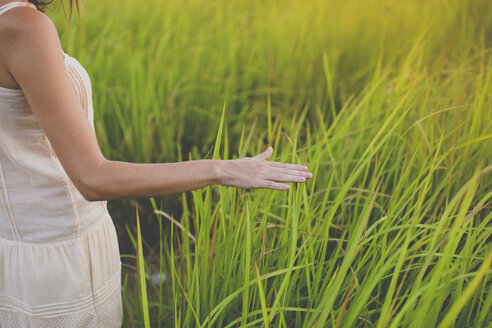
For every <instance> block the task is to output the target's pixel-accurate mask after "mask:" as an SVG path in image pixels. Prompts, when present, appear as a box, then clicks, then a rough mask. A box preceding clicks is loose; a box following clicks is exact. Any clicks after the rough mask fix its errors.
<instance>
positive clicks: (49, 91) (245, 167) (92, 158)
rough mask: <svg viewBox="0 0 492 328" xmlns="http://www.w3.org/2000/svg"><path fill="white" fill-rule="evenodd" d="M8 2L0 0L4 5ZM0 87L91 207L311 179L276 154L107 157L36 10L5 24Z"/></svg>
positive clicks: (6, 18) (56, 42) (7, 18)
mask: <svg viewBox="0 0 492 328" xmlns="http://www.w3.org/2000/svg"><path fill="white" fill-rule="evenodd" d="M9 2H12V1H2V0H0V6H2V5H5V4H7V3H9ZM26 2H27V1H26ZM0 87H4V88H10V89H22V91H23V92H24V95H25V97H26V99H27V101H28V102H29V105H30V107H31V109H32V111H33V112H34V114H35V115H36V117H37V119H38V121H39V124H40V126H41V128H42V129H43V130H44V132H45V133H46V135H47V137H48V139H49V141H50V143H51V145H52V146H53V149H54V150H55V153H56V155H57V156H58V159H59V160H60V162H61V164H62V165H63V168H64V169H65V171H66V172H67V174H68V176H69V177H70V179H71V180H72V182H73V183H74V185H75V186H76V187H77V189H78V190H79V191H80V193H81V194H82V195H83V196H84V198H86V199H87V200H90V201H97V200H110V199H121V198H143V197H151V196H159V195H165V194H172V193H180V192H185V191H189V190H194V189H198V188H202V187H205V186H208V185H213V184H220V185H225V186H232V187H238V188H246V189H254V188H268V189H275V190H287V189H289V187H290V186H289V185H288V184H287V183H289V182H294V183H296V182H297V183H302V182H305V181H306V179H309V178H311V177H312V174H311V173H310V172H308V171H307V170H308V168H307V167H306V166H304V165H294V164H287V163H280V162H273V161H269V158H270V157H271V155H272V152H273V149H272V148H268V149H267V150H266V151H264V152H263V153H261V154H258V155H256V156H254V157H245V158H240V159H234V160H195V161H185V162H177V163H159V164H136V163H129V162H119V161H112V160H108V159H106V158H105V157H104V155H103V154H102V152H101V150H100V148H99V145H98V142H97V139H96V136H95V134H94V132H93V131H92V129H91V127H90V124H89V122H88V120H87V117H86V115H85V114H84V111H83V109H82V107H81V105H80V103H79V100H78V98H77V95H76V93H75V91H74V89H73V86H72V84H71V81H70V77H69V75H68V73H67V72H66V70H65V64H64V57H63V50H62V48H61V44H60V39H59V37H58V33H57V31H56V28H55V26H54V24H53V23H52V21H51V20H50V19H49V18H48V17H47V16H46V15H45V14H43V13H41V12H39V11H37V10H34V9H32V8H28V7H19V8H15V9H13V10H10V11H9V12H7V13H5V14H4V15H2V19H0ZM94 92H97V90H94ZM95 110H96V111H97V108H96V109H95Z"/></svg>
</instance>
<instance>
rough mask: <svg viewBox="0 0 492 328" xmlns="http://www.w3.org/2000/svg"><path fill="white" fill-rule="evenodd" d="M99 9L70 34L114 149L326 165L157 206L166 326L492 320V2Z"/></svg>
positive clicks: (123, 216)
mask: <svg viewBox="0 0 492 328" xmlns="http://www.w3.org/2000/svg"><path fill="white" fill-rule="evenodd" d="M83 7H84V9H83V11H82V13H81V17H80V18H77V17H74V19H73V21H72V25H71V27H70V29H69V30H68V31H67V32H66V33H65V35H64V37H63V40H62V43H63V45H64V48H65V50H66V51H67V52H68V53H70V54H71V55H73V56H74V57H77V58H78V59H79V60H80V61H81V62H82V64H83V65H84V66H85V67H86V68H87V70H88V71H89V74H90V76H91V77H92V82H93V93H94V107H95V119H96V130H97V136H98V139H99V141H100V144H101V147H102V149H103V151H104V153H105V154H106V156H107V157H109V158H111V159H117V160H129V161H137V162H142V161H145V162H157V161H168V162H169V161H177V160H180V159H184V160H187V159H189V158H192V159H198V158H204V157H206V156H207V157H208V158H212V156H213V157H214V158H216V157H217V156H219V157H220V158H223V159H224V158H234V157H238V156H245V155H255V154H257V153H258V152H260V151H262V150H264V149H266V147H267V146H270V145H271V146H273V148H274V150H275V153H274V155H273V157H274V158H273V159H272V160H275V161H289V162H290V161H294V162H299V163H303V164H308V165H309V166H310V171H312V172H313V173H314V177H313V179H312V181H309V182H307V183H306V184H305V185H299V186H297V187H293V188H291V190H290V191H288V192H278V191H269V190H251V191H246V190H236V189H233V188H229V187H221V186H213V187H207V188H205V189H203V190H197V191H194V192H192V193H189V194H188V197H186V196H185V195H181V196H179V198H178V197H175V198H174V203H170V202H167V203H165V204H166V206H164V207H162V206H155V203H154V207H155V209H161V210H163V211H165V212H167V213H171V212H174V213H179V214H176V215H175V216H174V220H176V221H178V222H179V223H180V224H181V225H180V226H178V225H176V224H175V223H171V222H172V220H168V219H166V216H162V215H163V214H162V212H161V214H158V215H157V214H156V215H153V216H152V219H155V220H154V224H155V227H157V222H158V223H159V229H155V230H156V231H157V230H159V231H160V234H159V236H160V238H159V240H158V241H157V242H155V243H150V245H149V244H147V245H146V244H144V246H145V247H146V250H147V261H148V263H147V267H148V270H150V271H149V273H150V272H163V273H164V274H165V275H166V280H165V281H164V284H161V285H160V286H156V285H155V284H153V283H150V282H149V284H150V287H149V307H150V321H151V326H152V327H157V326H173V325H174V326H176V327H236V326H249V327H256V326H272V327H402V326H403V327H435V326H442V327H450V326H451V327H482V326H487V325H488V324H489V323H490V322H491V321H492V317H491V315H490V309H491V307H492V295H491V293H490V286H491V282H492V276H491V273H492V272H491V269H490V266H491V255H490V254H491V252H492V247H491V246H490V240H491V233H492V228H491V220H492V213H491V211H490V207H491V201H492V192H491V191H490V187H491V186H492V178H491V177H492V151H491V149H492V142H491V138H492V2H491V1H488V0H447V1H442V0H426V1H424V0H412V1H396V0H394V1H391V0H343V1H342V0H329V1H328V0H326V1H321V0H312V1H311V0H304V1H301V0H282V1H280V0H263V1H255V0H233V1H230V0H212V1H203V0H187V1H177V0H166V1H158V0H155V1H146V2H142V1H130V0H121V1H116V0H107V1H95V0H87V1H85V2H84V6H83ZM50 15H52V17H53V18H54V20H55V22H56V23H57V26H58V28H59V30H60V32H63V31H64V29H65V22H64V18H63V14H62V13H61V11H60V10H59V9H54V10H53V12H52V13H51V14H50ZM224 104H225V105H224ZM224 106H225V107H224ZM222 113H225V114H224V115H222ZM219 146H220V148H219ZM212 148H214V151H213V152H212V151H211V150H212ZM212 154H213V155H212ZM166 201H167V200H166ZM118 204H126V203H118ZM142 204H143V206H144V207H146V203H142ZM171 205H172V206H174V207H171ZM126 209H127V207H121V209H119V210H118V209H116V207H115V208H114V213H113V216H114V219H115V221H116V224H117V227H118V228H119V230H120V232H122V231H123V230H124V229H120V228H121V226H120V222H133V220H132V221H129V219H131V218H133V215H132V214H131V213H132V212H129V213H130V214H128V213H125V211H126ZM147 216H148V213H147ZM162 218H164V220H165V221H163V222H161V220H162ZM142 222H143V221H142ZM146 224H147V223H146ZM144 231H145V230H144ZM142 237H143V239H144V240H146V235H145V234H144V235H143V236H142ZM152 270H154V271H152ZM129 272H130V273H131V274H133V270H131V269H130V270H129ZM131 274H130V277H131ZM124 295H125V299H124V301H125V326H128V327H140V326H143V320H142V315H141V312H140V310H139V309H140V306H136V305H137V304H139V294H138V286H134V285H132V284H131V283H129V284H125V293H124Z"/></svg>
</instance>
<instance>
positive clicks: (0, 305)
mask: <svg viewBox="0 0 492 328" xmlns="http://www.w3.org/2000/svg"><path fill="white" fill-rule="evenodd" d="M120 277H121V275H120V272H118V273H116V274H115V275H114V276H113V277H112V278H111V279H110V280H109V281H108V282H107V283H106V285H105V286H104V287H102V288H101V289H100V290H98V291H97V292H96V293H95V295H94V298H93V297H92V295H89V296H87V297H83V298H80V299H77V300H73V301H70V302H64V303H52V304H46V305H42V306H29V305H28V304H26V303H24V302H21V301H19V300H17V299H15V298H13V297H10V296H6V295H1V296H0V313H1V311H13V312H18V313H22V314H24V315H27V316H36V317H42V318H53V317H57V316H61V315H66V314H67V313H73V314H76V313H81V312H87V311H89V310H91V309H93V307H94V304H95V306H96V307H98V306H100V305H101V304H103V303H104V302H105V301H106V300H107V299H108V298H110V297H111V296H112V295H113V294H114V293H115V291H119V290H120V289H121V284H120ZM0 322H1V320H0ZM0 327H1V326H0ZM7 327H8V326H7Z"/></svg>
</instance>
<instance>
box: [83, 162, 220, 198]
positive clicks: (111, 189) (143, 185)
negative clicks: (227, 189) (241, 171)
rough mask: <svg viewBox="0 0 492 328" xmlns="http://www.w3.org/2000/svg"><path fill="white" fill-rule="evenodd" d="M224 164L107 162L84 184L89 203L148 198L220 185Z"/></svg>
mask: <svg viewBox="0 0 492 328" xmlns="http://www.w3.org/2000/svg"><path fill="white" fill-rule="evenodd" d="M223 162H224V161H220V160H195V161H185V162H177V163H160V164H136V163H127V162H118V161H109V160H104V161H102V162H101V164H100V165H98V167H97V169H96V170H95V172H94V173H93V174H91V175H90V177H89V178H88V179H87V180H86V182H85V188H84V189H85V192H84V197H86V198H87V199H88V200H110V199H121V198H145V197H153V196H160V195H166V194H173V193H180V192H185V191H189V190H194V189H198V188H203V187H205V186H208V185H212V184H218V183H219V174H220V173H219V172H220V170H221V166H223V165H224V163H223Z"/></svg>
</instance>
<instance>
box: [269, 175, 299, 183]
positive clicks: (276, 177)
mask: <svg viewBox="0 0 492 328" xmlns="http://www.w3.org/2000/svg"><path fill="white" fill-rule="evenodd" d="M271 180H272V181H279V182H306V177H305V176H301V175H297V174H282V173H277V174H275V175H274V177H272V178H271Z"/></svg>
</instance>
